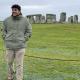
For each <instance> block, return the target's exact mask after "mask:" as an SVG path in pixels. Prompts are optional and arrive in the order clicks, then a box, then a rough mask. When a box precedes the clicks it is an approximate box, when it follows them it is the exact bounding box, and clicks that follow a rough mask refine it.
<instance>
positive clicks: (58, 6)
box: [0, 0, 80, 20]
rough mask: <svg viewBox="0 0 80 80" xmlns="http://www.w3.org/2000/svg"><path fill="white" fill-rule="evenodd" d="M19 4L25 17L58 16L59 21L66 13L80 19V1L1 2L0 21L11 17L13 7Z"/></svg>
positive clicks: (7, 0)
mask: <svg viewBox="0 0 80 80" xmlns="http://www.w3.org/2000/svg"><path fill="white" fill-rule="evenodd" d="M13 4H19V5H21V7H22V13H23V15H24V16H26V15H28V14H38V13H41V14H43V15H45V14H46V13H52V14H56V16H57V20H59V17H60V13H61V12H66V13H67V17H68V16H71V15H75V14H78V15H79V17H80V0H1V1H0V10H1V11H0V20H4V19H5V18H6V17H8V16H10V15H11V6H12V5H13Z"/></svg>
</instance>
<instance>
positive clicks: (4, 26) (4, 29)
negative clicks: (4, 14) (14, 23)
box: [2, 21, 7, 40]
mask: <svg viewBox="0 0 80 80" xmlns="http://www.w3.org/2000/svg"><path fill="white" fill-rule="evenodd" d="M6 33H7V27H6V23H5V21H3V27H2V37H3V40H5V36H6Z"/></svg>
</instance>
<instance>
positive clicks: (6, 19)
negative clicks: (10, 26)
mask: <svg viewBox="0 0 80 80" xmlns="http://www.w3.org/2000/svg"><path fill="white" fill-rule="evenodd" d="M10 18H11V16H9V17H7V18H5V19H4V21H3V22H6V21H8V20H9V19H10Z"/></svg>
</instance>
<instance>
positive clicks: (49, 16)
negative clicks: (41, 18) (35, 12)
mask: <svg viewBox="0 0 80 80" xmlns="http://www.w3.org/2000/svg"><path fill="white" fill-rule="evenodd" d="M46 22H47V23H55V22H56V15H55V14H46Z"/></svg>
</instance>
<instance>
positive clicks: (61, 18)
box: [60, 12, 66, 23]
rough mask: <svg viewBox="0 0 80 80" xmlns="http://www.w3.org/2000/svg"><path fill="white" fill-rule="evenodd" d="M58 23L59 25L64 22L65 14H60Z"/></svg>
mask: <svg viewBox="0 0 80 80" xmlns="http://www.w3.org/2000/svg"><path fill="white" fill-rule="evenodd" d="M60 22H61V23H64V22H66V13H65V12H62V13H61V14H60Z"/></svg>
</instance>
